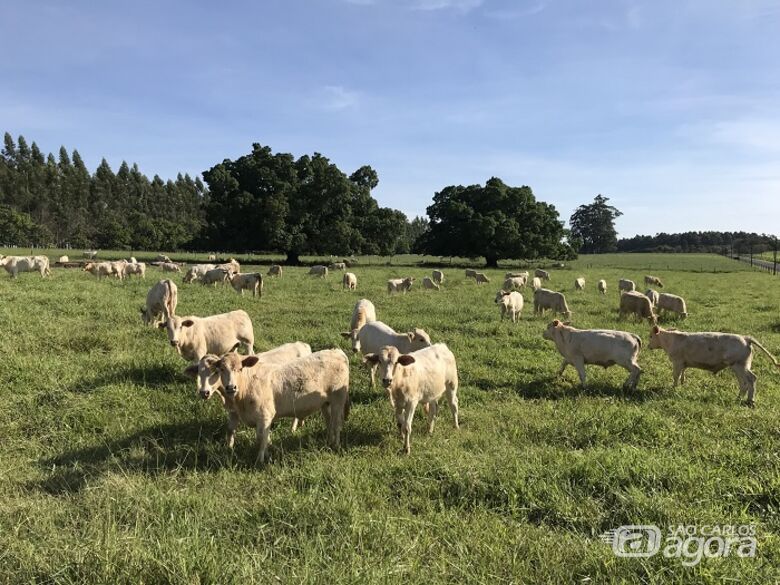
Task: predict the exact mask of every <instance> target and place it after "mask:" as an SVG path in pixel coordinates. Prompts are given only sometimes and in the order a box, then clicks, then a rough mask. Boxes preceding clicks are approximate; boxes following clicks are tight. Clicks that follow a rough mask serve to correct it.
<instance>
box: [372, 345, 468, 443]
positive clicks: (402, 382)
mask: <svg viewBox="0 0 780 585" xmlns="http://www.w3.org/2000/svg"><path fill="white" fill-rule="evenodd" d="M363 360H364V361H365V362H366V363H367V364H369V365H370V366H371V368H372V371H373V369H374V368H379V373H380V376H381V378H382V385H383V386H384V387H385V389H386V390H387V391H388V394H389V397H390V402H391V404H392V405H393V407H394V409H395V416H396V421H397V423H398V429H399V430H400V431H401V439H402V441H403V452H404V453H406V454H407V455H408V454H409V453H410V452H411V437H412V421H413V420H414V412H415V410H417V405H418V404H420V403H422V404H423V405H424V406H427V409H426V410H427V413H428V434H431V433H433V425H434V423H435V421H436V413H437V412H438V406H439V399H440V398H441V397H442V396H443V395H446V396H447V401H448V402H449V405H450V411H451V412H452V419H453V424H454V426H455V428H456V429H457V428H459V425H458V366H457V363H456V362H455V356H454V355H452V352H451V351H450V349H449V348H448V347H447V346H446V345H445V344H443V343H437V344H436V345H432V346H431V347H427V348H424V349H421V350H418V351H415V352H413V353H405V354H402V353H401V352H399V351H398V348H396V347H392V346H386V347H383V348H381V349H380V350H379V351H378V352H376V353H369V354H366V355H365V356H364V357H363Z"/></svg>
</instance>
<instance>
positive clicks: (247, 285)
mask: <svg viewBox="0 0 780 585" xmlns="http://www.w3.org/2000/svg"><path fill="white" fill-rule="evenodd" d="M228 280H229V281H230V286H232V287H233V290H235V291H236V292H237V293H241V295H242V296H243V294H244V291H245V290H251V291H252V296H253V297H258V296H259V297H262V296H263V275H262V274H260V273H259V272H245V273H243V274H242V273H240V272H236V273H234V274H232V275H230V276H229V277H228Z"/></svg>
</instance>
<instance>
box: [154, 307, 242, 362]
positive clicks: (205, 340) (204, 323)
mask: <svg viewBox="0 0 780 585" xmlns="http://www.w3.org/2000/svg"><path fill="white" fill-rule="evenodd" d="M160 328H164V329H166V330H167V332H168V341H170V343H171V345H172V346H173V347H174V349H175V350H176V352H177V353H178V354H179V355H181V356H182V357H183V358H184V359H185V360H188V361H190V362H193V363H195V362H197V361H198V360H200V358H202V357H203V356H204V355H206V354H209V353H213V354H215V355H222V354H225V353H227V352H229V351H232V350H234V349H235V348H236V346H239V345H243V346H244V347H245V349H246V352H247V353H248V354H250V355H251V354H252V353H254V344H255V335H254V331H253V329H252V321H251V320H250V319H249V315H247V314H246V311H240V310H239V311H231V312H230V313H223V314H221V315H212V316H211V317H195V316H189V317H175V316H174V317H170V318H168V319H167V320H166V322H165V323H162V324H160Z"/></svg>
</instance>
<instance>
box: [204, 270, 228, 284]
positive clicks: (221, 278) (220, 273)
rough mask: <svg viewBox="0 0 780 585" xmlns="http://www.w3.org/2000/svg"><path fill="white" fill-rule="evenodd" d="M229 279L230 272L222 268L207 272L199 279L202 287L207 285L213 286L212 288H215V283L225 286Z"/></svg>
mask: <svg viewBox="0 0 780 585" xmlns="http://www.w3.org/2000/svg"><path fill="white" fill-rule="evenodd" d="M229 279H230V271H229V270H225V269H224V268H215V269H214V270H209V271H208V272H206V273H205V274H203V275H202V276H201V277H200V283H201V284H202V285H203V286H208V285H210V284H211V285H214V288H216V287H217V283H218V282H221V283H222V284H225V283H226V282H227V281H228V280H229Z"/></svg>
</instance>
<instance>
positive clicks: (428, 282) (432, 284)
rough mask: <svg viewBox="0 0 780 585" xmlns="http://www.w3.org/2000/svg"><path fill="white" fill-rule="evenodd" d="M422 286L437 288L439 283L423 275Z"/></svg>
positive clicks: (430, 288)
mask: <svg viewBox="0 0 780 585" xmlns="http://www.w3.org/2000/svg"><path fill="white" fill-rule="evenodd" d="M422 286H423V288H426V289H428V290H439V285H438V284H436V283H435V282H434V281H433V280H431V278H430V277H429V276H424V277H423V279H422Z"/></svg>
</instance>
